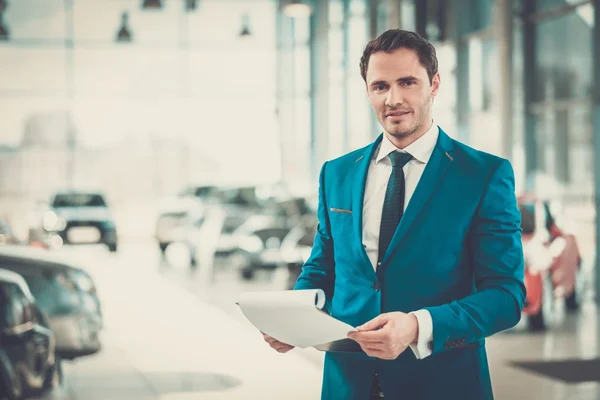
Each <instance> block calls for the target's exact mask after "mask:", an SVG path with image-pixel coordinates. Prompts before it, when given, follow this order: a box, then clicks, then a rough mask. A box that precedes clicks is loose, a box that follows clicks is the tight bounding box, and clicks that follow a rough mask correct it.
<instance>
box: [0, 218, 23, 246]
mask: <svg viewBox="0 0 600 400" xmlns="http://www.w3.org/2000/svg"><path fill="white" fill-rule="evenodd" d="M17 243H19V240H18V239H17V237H16V236H15V235H14V233H13V230H12V228H11V227H10V224H9V223H8V221H6V220H5V219H3V218H0V244H17Z"/></svg>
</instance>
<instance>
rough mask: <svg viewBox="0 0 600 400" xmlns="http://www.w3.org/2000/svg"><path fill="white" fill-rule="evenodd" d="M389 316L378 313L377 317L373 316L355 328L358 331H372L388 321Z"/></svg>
mask: <svg viewBox="0 0 600 400" xmlns="http://www.w3.org/2000/svg"><path fill="white" fill-rule="evenodd" d="M388 320H389V318H388V315H387V314H380V315H378V316H377V317H375V318H373V319H372V320H370V321H369V322H366V323H364V324H363V325H361V326H359V327H357V328H356V330H357V331H358V332H365V331H372V330H375V329H379V328H381V327H382V326H384V325H385V324H386V323H387V322H388Z"/></svg>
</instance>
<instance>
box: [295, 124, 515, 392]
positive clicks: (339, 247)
mask: <svg viewBox="0 0 600 400" xmlns="http://www.w3.org/2000/svg"><path fill="white" fill-rule="evenodd" d="M381 140H382V136H381V135H380V136H379V138H378V139H377V140H376V141H375V142H374V143H372V144H370V145H369V146H367V147H365V148H362V149H360V150H357V151H354V152H352V153H349V154H346V155H344V156H342V157H340V158H337V159H335V160H333V161H328V162H326V163H325V164H324V165H323V167H322V169H321V173H320V180H319V207H318V220H319V224H318V228H317V232H316V236H315V241H314V245H313V249H312V253H311V255H310V258H309V259H308V260H307V262H306V263H305V264H304V266H303V268H302V273H301V274H300V276H299V278H298V281H297V282H296V285H295V288H294V289H296V290H302V289H314V288H320V289H323V290H324V291H325V293H326V294H327V302H326V305H325V309H326V311H328V312H329V313H330V314H331V315H333V316H334V317H335V318H337V319H340V320H342V321H344V322H347V323H348V324H350V325H352V326H358V325H361V324H363V323H365V322H367V321H369V320H370V319H372V318H374V317H376V316H377V315H379V314H381V313H385V312H391V311H402V312H406V313H408V312H411V311H416V310H419V309H426V310H428V311H429V312H430V314H431V318H432V321H433V342H432V343H431V347H430V348H431V350H432V355H431V356H429V357H427V358H424V359H422V360H418V359H416V357H415V356H414V354H413V353H412V351H411V350H410V349H407V350H406V351H404V352H403V353H402V354H401V355H400V356H399V357H398V358H397V359H395V360H392V361H389V360H380V359H377V358H371V357H369V356H367V355H366V354H364V353H337V352H335V353H334V352H328V353H327V354H326V356H325V366H324V374H323V387H322V399H327V400H336V399H339V400H342V399H343V400H349V399H357V400H366V399H368V398H369V393H370V390H371V385H372V378H373V373H375V372H377V373H378V375H379V379H380V384H381V387H382V390H383V392H384V393H385V395H386V398H391V399H411V400H413V399H426V400H429V399H431V400H439V399H446V398H447V399H450V398H452V399H461V400H471V399H472V400H483V399H492V398H493V394H492V387H491V382H490V375H489V368H488V362H487V356H486V351H485V338H486V337H488V336H490V335H493V334H495V333H497V332H500V331H503V330H506V329H509V328H511V327H513V326H514V325H516V324H517V323H518V321H519V320H520V317H521V310H522V308H523V304H524V301H525V287H524V285H523V274H524V260H523V249H522V245H521V218H520V213H519V211H518V208H517V201H516V197H515V193H514V190H515V185H514V172H513V169H512V167H511V164H510V163H509V162H508V161H507V160H505V159H502V158H499V157H496V156H493V155H491V154H487V153H483V152H481V151H477V150H474V149H472V148H470V147H468V146H466V145H464V144H462V143H460V142H458V141H455V140H453V139H451V138H450V137H449V136H448V135H447V134H446V133H445V132H443V131H442V130H441V129H440V134H439V138H438V142H437V143H436V146H435V149H434V151H433V154H432V156H431V158H430V160H429V162H428V164H427V165H426V167H425V170H424V172H423V175H422V177H421V179H420V181H419V183H418V185H417V188H416V190H415V192H414V194H413V196H412V198H411V200H410V202H409V204H408V206H407V208H406V211H405V213H404V216H403V217H402V220H401V222H400V224H399V225H398V228H397V230H396V232H395V235H394V237H393V238H392V241H391V243H390V245H389V248H388V250H387V253H386V254H385V256H384V258H383V259H382V265H381V266H380V267H378V270H377V272H375V269H374V268H373V266H372V265H371V262H370V260H369V258H368V257H367V254H366V252H365V250H364V248H363V245H362V215H363V197H364V193H365V183H366V180H367V173H368V170H369V164H370V162H371V159H372V158H373V156H374V154H375V151H376V150H377V149H378V147H379V144H380V143H381ZM336 209H337V210H338V211H332V210H336ZM340 209H341V210H346V212H339V210H340ZM350 211H351V212H350Z"/></svg>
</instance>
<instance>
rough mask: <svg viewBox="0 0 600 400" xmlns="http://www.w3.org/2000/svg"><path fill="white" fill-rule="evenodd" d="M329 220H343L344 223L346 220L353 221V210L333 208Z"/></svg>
mask: <svg viewBox="0 0 600 400" xmlns="http://www.w3.org/2000/svg"><path fill="white" fill-rule="evenodd" d="M329 219H332V220H341V221H344V220H349V221H352V210H348V209H344V208H334V207H332V208H330V209H329Z"/></svg>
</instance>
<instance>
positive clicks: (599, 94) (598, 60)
mask: <svg viewBox="0 0 600 400" xmlns="http://www.w3.org/2000/svg"><path fill="white" fill-rule="evenodd" d="M594 21H595V23H594V37H593V41H592V43H593V46H594V48H593V49H592V51H593V54H594V64H595V65H594V69H593V71H594V93H593V95H594V121H593V124H594V128H593V140H594V155H595V157H594V186H595V187H594V200H595V205H596V223H595V225H596V238H595V241H596V260H595V262H596V265H595V274H594V275H595V284H594V288H595V299H596V303H597V304H599V305H600V257H599V256H598V255H600V240H599V239H600V159H599V158H598V156H599V155H600V28H599V25H600V0H595V1H594Z"/></svg>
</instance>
